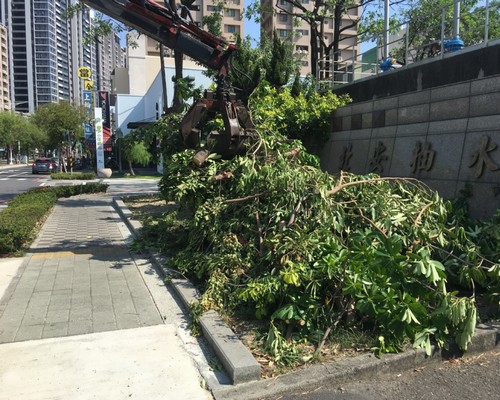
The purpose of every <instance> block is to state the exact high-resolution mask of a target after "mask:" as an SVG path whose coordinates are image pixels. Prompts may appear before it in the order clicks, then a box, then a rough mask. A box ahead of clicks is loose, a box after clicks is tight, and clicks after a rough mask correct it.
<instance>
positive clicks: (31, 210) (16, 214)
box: [0, 183, 108, 257]
mask: <svg viewBox="0 0 500 400" xmlns="http://www.w3.org/2000/svg"><path fill="white" fill-rule="evenodd" d="M107 187H108V185H104V184H100V183H90V184H86V185H75V186H56V187H43V188H36V189H31V190H29V191H27V192H25V193H22V194H20V195H19V196H17V197H16V198H14V199H13V200H12V201H11V202H10V203H9V206H8V207H7V208H6V209H5V210H3V211H2V212H0V257H2V256H3V257H5V256H9V255H14V254H18V253H21V252H23V251H25V250H26V249H27V248H28V247H29V246H30V245H31V243H32V242H33V240H34V239H35V237H36V234H37V232H38V229H37V228H38V227H39V226H40V224H41V223H42V222H43V220H44V218H45V216H46V215H47V214H48V212H49V211H50V210H51V209H52V207H53V206H54V204H55V203H56V201H57V199H58V198H60V197H71V196H75V195H78V194H84V193H99V192H105V191H106V189H107Z"/></svg>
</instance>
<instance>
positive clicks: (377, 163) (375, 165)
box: [370, 142, 389, 174]
mask: <svg viewBox="0 0 500 400" xmlns="http://www.w3.org/2000/svg"><path fill="white" fill-rule="evenodd" d="M386 150H387V147H386V146H385V145H384V143H382V142H378V144H377V147H375V150H374V151H373V157H372V159H371V160H370V172H376V173H379V174H381V173H382V172H384V163H385V162H386V161H387V160H388V159H389V157H388V156H387V155H385V154H384V153H385V151H386Z"/></svg>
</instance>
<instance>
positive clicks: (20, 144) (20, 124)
mask: <svg viewBox="0 0 500 400" xmlns="http://www.w3.org/2000/svg"><path fill="white" fill-rule="evenodd" d="M46 142H47V136H46V135H44V134H43V132H42V131H41V130H40V129H38V127H37V126H36V125H34V124H32V123H31V122H30V121H29V120H27V119H26V118H25V117H24V116H22V115H19V114H16V113H13V112H10V111H2V112H0V147H4V148H10V149H16V148H17V149H18V151H21V150H22V151H23V152H26V153H30V152H31V151H32V150H35V149H41V148H43V147H44V144H45V143H46Z"/></svg>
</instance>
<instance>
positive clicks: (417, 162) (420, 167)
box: [410, 142, 436, 174]
mask: <svg viewBox="0 0 500 400" xmlns="http://www.w3.org/2000/svg"><path fill="white" fill-rule="evenodd" d="M431 147H432V145H431V144H430V143H429V142H425V143H424V144H423V145H422V142H417V143H416V144H415V148H414V149H413V152H412V160H411V163H410V167H411V172H412V173H413V174H416V173H417V172H418V171H430V170H431V169H432V166H433V165H434V158H435V156H436V152H435V151H434V150H432V149H431Z"/></svg>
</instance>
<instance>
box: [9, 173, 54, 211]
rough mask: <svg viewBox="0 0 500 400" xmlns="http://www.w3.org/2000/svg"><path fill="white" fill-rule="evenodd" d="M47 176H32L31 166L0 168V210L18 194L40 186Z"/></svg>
mask: <svg viewBox="0 0 500 400" xmlns="http://www.w3.org/2000/svg"><path fill="white" fill-rule="evenodd" d="M48 178H49V175H33V174H32V173H31V165H13V166H8V165H1V166H0V209H1V208H3V207H6V206H7V203H8V202H9V201H10V200H12V199H13V198H14V197H15V196H17V195H18V194H19V193H22V192H25V191H26V190H28V189H30V188H32V187H36V186H40V185H42V184H43V183H44V182H46V181H47V179H48Z"/></svg>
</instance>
